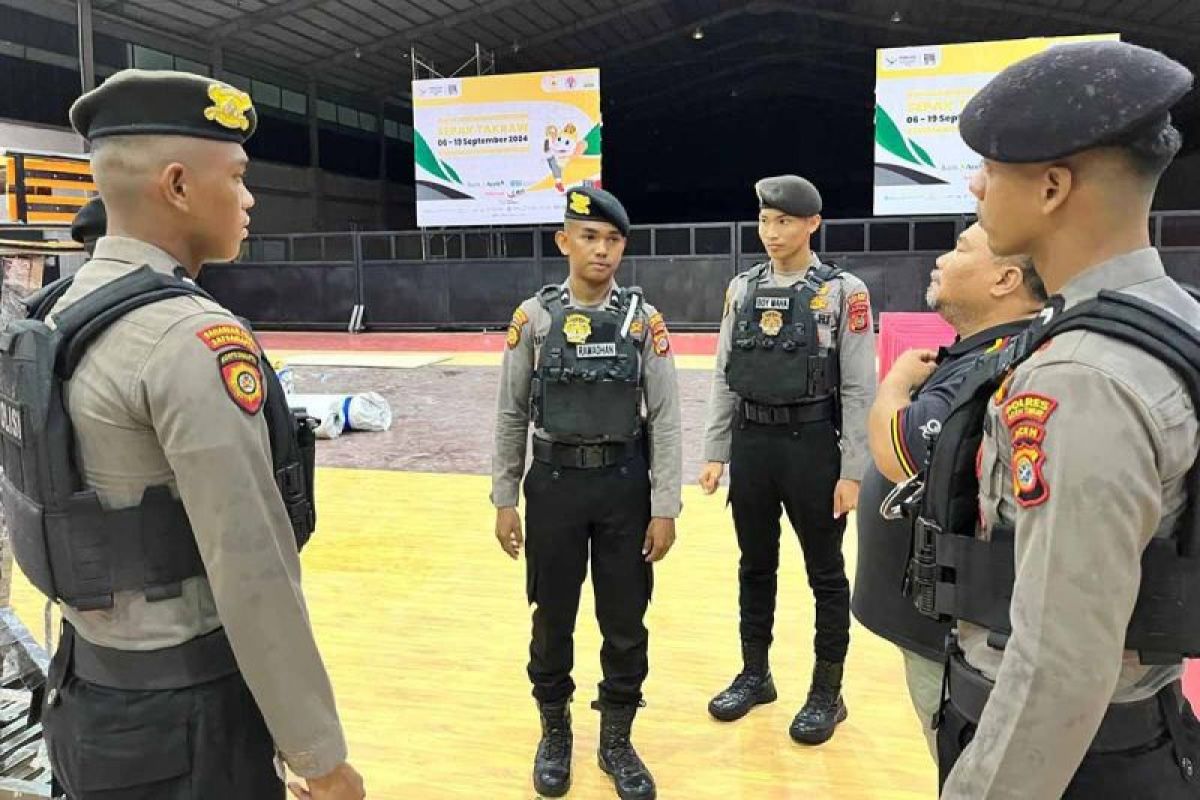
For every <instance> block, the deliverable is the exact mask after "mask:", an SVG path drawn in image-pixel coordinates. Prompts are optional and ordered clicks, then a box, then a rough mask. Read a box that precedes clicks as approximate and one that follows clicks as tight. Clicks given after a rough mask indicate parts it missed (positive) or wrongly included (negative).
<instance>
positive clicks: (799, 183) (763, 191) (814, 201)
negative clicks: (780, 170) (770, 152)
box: [754, 175, 822, 217]
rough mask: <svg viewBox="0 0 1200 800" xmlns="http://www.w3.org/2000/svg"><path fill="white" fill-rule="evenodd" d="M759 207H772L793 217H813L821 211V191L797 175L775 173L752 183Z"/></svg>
mask: <svg viewBox="0 0 1200 800" xmlns="http://www.w3.org/2000/svg"><path fill="white" fill-rule="evenodd" d="M754 193H755V194H756V195H758V207H759V208H773V209H775V210H776V211H782V212H783V213H785V214H791V215H792V216H793V217H815V216H816V215H817V214H820V213H821V205H822V204H821V193H820V192H818V191H817V187H815V186H813V185H812V183H811V182H809V181H806V180H805V179H804V178H801V177H800V176H799V175H776V176H775V177H773V178H763V179H762V180H761V181H759V182H758V183H756V184H754Z"/></svg>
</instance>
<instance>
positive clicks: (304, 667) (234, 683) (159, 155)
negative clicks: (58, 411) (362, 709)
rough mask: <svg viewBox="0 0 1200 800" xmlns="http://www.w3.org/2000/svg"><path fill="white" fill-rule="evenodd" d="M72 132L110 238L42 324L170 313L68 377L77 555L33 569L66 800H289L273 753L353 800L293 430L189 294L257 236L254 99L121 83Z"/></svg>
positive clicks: (265, 369) (100, 350)
mask: <svg viewBox="0 0 1200 800" xmlns="http://www.w3.org/2000/svg"><path fill="white" fill-rule="evenodd" d="M71 121H72V123H73V125H74V126H75V128H76V130H78V131H79V133H80V134H81V135H83V136H84V137H85V138H87V139H89V140H90V141H91V143H92V145H93V157H92V166H93V172H94V175H95V179H96V184H97V186H98V187H99V190H100V195H101V197H102V198H103V200H104V204H105V207H106V209H107V212H108V221H107V233H108V235H107V236H105V237H104V238H101V239H100V240H99V241H98V242H97V243H96V247H95V252H94V255H93V258H92V260H91V261H89V262H88V263H87V264H85V265H84V266H83V267H82V268H81V269H80V270H79V272H78V274H77V275H76V276H75V278H74V282H73V284H72V285H71V286H70V288H69V289H68V290H67V291H66V293H65V294H64V295H62V297H61V299H59V300H58V302H57V304H55V305H54V306H53V309H52V310H51V312H50V315H49V317H48V320H49V322H50V324H52V325H54V326H56V327H57V328H58V330H59V331H60V332H62V331H70V330H71V326H72V324H74V323H75V322H76V321H78V320H80V319H89V318H91V317H88V316H87V315H88V314H91V313H92V312H93V311H95V309H96V308H97V307H105V306H106V305H108V306H110V307H116V308H121V307H120V306H114V305H113V304H112V297H113V296H114V293H116V292H120V291H125V290H126V289H127V287H130V286H134V287H135V288H136V287H140V286H143V285H144V286H149V287H153V288H154V289H155V291H161V292H166V293H169V294H171V296H170V297H168V298H167V299H158V300H157V301H155V302H149V303H146V304H144V305H141V306H140V307H137V308H134V309H133V310H131V311H127V312H125V313H123V314H120V315H118V316H116V318H115V319H112V320H109V321H108V325H107V327H106V328H105V329H104V330H103V331H102V332H101V333H100V334H99V335H98V336H96V337H95V338H94V339H92V340H91V341H90V345H89V346H88V348H87V350H86V351H84V352H83V354H82V357H81V358H80V359H79V360H78V363H77V365H75V368H74V372H73V374H69V375H68V376H66V377H64V378H63V381H64V393H65V396H66V397H67V398H68V408H67V415H68V416H69V425H70V426H71V428H73V433H74V439H75V445H76V448H75V453H73V454H70V455H64V458H73V459H74V461H75V464H74V467H75V472H76V474H78V476H79V478H78V480H79V482H80V483H81V484H82V486H80V487H79V490H78V493H77V494H76V495H75V496H74V497H73V498H72V504H70V505H68V507H67V510H66V512H65V514H64V518H63V521H62V522H61V523H60V524H62V525H65V526H66V528H67V529H68V531H69V533H70V534H71V537H73V538H72V544H71V546H69V547H66V548H65V552H63V551H56V550H55V548H54V547H53V546H51V547H49V548H47V549H48V550H49V551H50V552H48V553H44V554H43V555H45V559H43V563H39V561H38V559H37V558H31V557H29V553H28V552H26V557H25V558H24V559H22V557H21V553H20V552H18V560H20V561H21V566H22V568H23V569H24V570H25V571H26V573H27V574H28V575H29V576H30V579H31V581H32V582H33V583H34V584H35V585H36V586H38V588H40V589H42V591H43V592H45V593H46V594H48V595H49V596H50V597H51V598H52V599H55V600H58V601H59V602H60V604H61V607H62V612H63V619H64V625H63V635H62V640H61V643H60V646H59V648H58V651H57V653H56V655H55V656H54V660H53V663H52V664H51V668H50V675H49V691H48V697H47V707H46V710H45V713H44V718H43V719H44V727H45V732H46V739H47V744H48V749H49V752H50V757H51V762H52V765H53V768H54V775H55V778H56V780H57V781H58V783H59V784H60V785H61V787H62V788H63V789H64V790H65V791H66V794H67V796H68V797H70V798H101V797H103V798H110V799H118V800H119V799H122V798H149V797H153V798H156V799H157V800H171V799H173V798H181V799H182V798H193V797H207V798H222V799H223V800H224V799H225V798H230V799H231V800H240V799H242V798H244V800H263V799H264V798H275V800H278V799H279V798H283V797H284V796H285V795H286V789H285V787H284V783H283V777H282V776H283V770H282V765H281V764H279V763H278V760H277V759H276V753H277V752H278V754H279V755H281V756H282V759H283V761H285V762H286V763H287V765H288V766H289V767H290V768H291V770H292V772H293V773H295V774H296V775H298V776H300V777H301V778H304V779H306V783H307V786H302V785H300V784H294V785H293V792H294V793H295V794H296V796H297V797H298V798H312V799H313V800H359V798H362V797H364V790H363V784H362V779H361V778H360V777H359V775H358V774H357V773H356V772H355V771H354V769H353V768H352V767H350V766H349V764H348V763H347V762H346V757H347V751H346V743H345V738H344V736H343V733H342V729H341V725H340V722H339V719H338V714H337V709H336V706H335V703H334V697H333V691H332V688H331V686H330V681H329V677H328V675H327V674H326V671H325V667H324V665H323V663H322V660H321V655H320V653H319V652H318V649H317V644H316V641H315V640H314V637H313V632H312V629H311V626H310V624H309V618H308V611H307V608H306V606H305V601H304V595H303V592H302V589H301V585H300V561H299V555H298V546H299V545H301V544H303V541H304V540H305V539H306V538H307V535H308V534H309V533H311V527H312V523H313V516H312V506H311V502H310V501H308V500H306V498H305V497H304V496H303V495H304V494H305V493H304V492H303V491H302V492H299V493H296V492H294V491H291V490H292V489H294V488H295V487H296V486H297V485H300V486H301V487H302V488H303V482H302V481H300V483H299V484H297V481H298V480H299V478H298V477H297V472H296V467H297V463H298V462H297V461H296V460H295V459H294V458H292V457H291V456H289V455H287V453H288V452H292V451H290V450H289V448H290V447H291V444H292V443H293V440H292V437H293V436H294V434H293V433H292V431H293V430H294V420H292V418H291V414H290V411H289V410H288V409H287V403H286V399H285V398H284V395H283V393H282V390H281V389H280V388H279V384H278V380H277V378H275V376H274V374H273V373H272V372H271V371H270V367H269V364H267V363H266V359H265V357H263V354H262V353H261V351H260V349H259V346H258V343H257V342H256V340H255V338H254V335H253V334H252V333H251V332H250V331H249V330H248V329H247V328H246V327H245V326H244V325H243V324H242V323H241V322H239V321H238V319H237V318H235V317H234V316H233V315H232V314H230V313H229V312H228V311H227V310H226V309H224V308H222V307H221V306H220V305H218V304H217V303H215V302H214V301H213V300H212V299H211V298H209V297H208V296H207V295H206V294H204V293H203V292H202V291H200V290H199V289H198V288H197V287H196V286H195V284H194V283H193V282H192V279H194V278H195V277H196V276H197V275H198V273H199V271H200V268H201V265H203V264H204V263H206V262H209V261H229V260H231V259H233V258H235V257H236V256H237V254H238V251H239V249H240V246H241V242H242V240H244V239H245V237H246V232H247V226H248V225H249V211H250V209H251V207H252V206H253V204H254V198H253V197H252V196H251V194H250V192H249V191H248V190H247V189H246V186H245V182H244V176H245V171H246V165H247V158H246V154H245V151H244V150H243V147H242V143H243V142H244V141H245V139H246V138H248V137H249V136H250V135H251V134H252V133H253V131H254V127H255V122H256V118H255V115H254V109H253V105H252V104H251V102H250V98H249V97H248V96H247V95H245V94H244V93H242V92H240V91H238V90H236V89H234V88H233V87H230V86H227V85H225V84H222V83H219V82H216V81H212V80H210V79H208V78H203V77H200V76H196V75H187V74H183V73H170V72H157V73H147V72H140V71H136V70H129V71H126V72H123V73H119V74H118V75H116V76H114V77H112V78H110V79H109V80H108V81H106V82H105V83H104V84H103V86H101V87H100V88H99V89H97V90H95V91H93V92H91V93H89V94H87V95H85V96H83V97H82V98H80V99H79V101H78V102H77V103H76V104H75V106H74V107H73V108H72V110H71ZM131 293H132V292H131ZM121 310H124V309H123V308H122V309H121ZM35 316H36V314H35ZM64 335H66V334H64ZM280 404H282V409H281V407H280ZM281 426H282V428H281ZM281 452H282V453H283V455H280V453H281ZM6 466H7V465H6ZM6 473H7V474H12V472H11V470H8V469H6ZM22 480H23V481H24V480H26V479H24V478H23V479H22ZM9 488H11V487H9ZM34 488H36V487H34ZM23 489H24V491H26V492H28V491H31V490H32V489H31V487H30V486H29V485H28V484H27V483H23ZM8 495H9V492H7V491H6V492H5V498H4V505H5V507H10V506H9V496H8ZM76 498H83V499H79V500H76ZM88 498H90V501H89V500H88ZM97 501H98V502H97ZM89 503H90V504H89ZM306 503H308V504H307V505H306ZM130 531H135V532H140V536H133V537H131V536H129V535H128V533H129V532H130ZM46 535H47V536H48V537H52V536H53V535H54V532H53V531H50V530H49V526H47V534H46ZM74 542H79V543H80V545H78V546H77V545H75V544H74ZM85 547H86V549H85ZM18 549H19V548H18ZM46 561H48V567H49V568H48V569H46V564H45V563H44V562H46ZM81 574H87V575H88V576H90V577H89V581H87V582H86V587H83V586H82V584H83V583H84V582H83V581H81V580H80V578H79V576H80V575H81Z"/></svg>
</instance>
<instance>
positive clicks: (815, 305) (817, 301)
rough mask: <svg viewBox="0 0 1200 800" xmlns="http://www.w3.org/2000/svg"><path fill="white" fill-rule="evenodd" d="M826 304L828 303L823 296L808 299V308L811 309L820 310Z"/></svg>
mask: <svg viewBox="0 0 1200 800" xmlns="http://www.w3.org/2000/svg"><path fill="white" fill-rule="evenodd" d="M828 305H829V303H828V302H827V301H826V300H825V298H824V297H814V298H813V299H812V300H809V301H808V308H809V310H811V311H820V310H821V309H823V308H825V307H826V306H828Z"/></svg>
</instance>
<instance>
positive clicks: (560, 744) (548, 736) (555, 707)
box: [533, 700, 571, 797]
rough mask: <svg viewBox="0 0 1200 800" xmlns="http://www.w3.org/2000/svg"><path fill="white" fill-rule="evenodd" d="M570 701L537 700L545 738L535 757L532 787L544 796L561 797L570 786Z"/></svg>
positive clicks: (539, 743) (543, 737) (539, 744)
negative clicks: (545, 701)
mask: <svg viewBox="0 0 1200 800" xmlns="http://www.w3.org/2000/svg"><path fill="white" fill-rule="evenodd" d="M570 702H571V701H570V700H563V701H561V702H558V703H538V711H539V712H540V713H541V716H542V740H541V741H540V742H538V749H537V756H535V757H534V761H533V788H534V789H536V790H537V793H538V794H540V795H542V796H543V797H562V796H563V795H564V794H566V793H567V790H568V789H570V788H571V707H570Z"/></svg>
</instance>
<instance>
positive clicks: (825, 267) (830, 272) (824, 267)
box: [812, 261, 845, 283]
mask: <svg viewBox="0 0 1200 800" xmlns="http://www.w3.org/2000/svg"><path fill="white" fill-rule="evenodd" d="M844 271H845V270H843V269H842V268H841V267H839V266H838V265H837V264H828V263H826V262H824V261H822V262H820V263H819V264H817V266H815V267H813V273H812V274H813V277H815V278H816V279H817V280H818V281H819V282H820V283H829V282H830V281H831V280H833V279H834V278H839V277H841V275H842V273H843V272H844Z"/></svg>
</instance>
